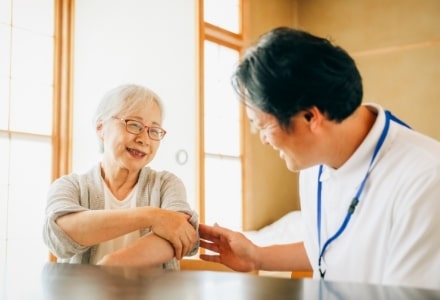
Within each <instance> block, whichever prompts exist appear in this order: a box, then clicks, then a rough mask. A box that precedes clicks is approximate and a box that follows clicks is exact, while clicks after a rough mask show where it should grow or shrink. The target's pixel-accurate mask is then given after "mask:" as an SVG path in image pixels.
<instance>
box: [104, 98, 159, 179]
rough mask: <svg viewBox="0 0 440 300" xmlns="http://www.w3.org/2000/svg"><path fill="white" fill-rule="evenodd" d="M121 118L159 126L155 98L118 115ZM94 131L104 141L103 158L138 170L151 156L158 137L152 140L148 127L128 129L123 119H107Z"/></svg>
mask: <svg viewBox="0 0 440 300" xmlns="http://www.w3.org/2000/svg"><path fill="white" fill-rule="evenodd" d="M117 117H119V118H123V119H133V120H138V121H140V122H142V123H143V124H145V125H147V126H156V127H160V125H161V121H162V120H161V111H160V107H159V105H158V104H157V103H156V102H155V101H149V102H148V103H147V104H146V105H145V104H143V105H142V106H140V107H138V108H137V109H136V111H135V112H130V113H127V114H126V115H125V114H123V115H122V114H121V115H118V116H117ZM98 135H99V137H100V138H101V140H102V142H103V145H104V152H103V160H105V161H107V162H110V164H112V165H113V166H114V167H119V168H122V169H128V170H130V171H139V170H140V169H141V168H143V167H144V166H146V165H147V164H149V163H150V162H151V161H152V160H153V158H154V157H155V155H156V153H157V150H158V148H159V145H160V141H156V140H152V139H151V138H150V137H149V136H148V130H146V129H145V130H144V131H143V132H142V133H140V134H132V133H129V132H128V131H127V130H126V128H125V123H124V121H121V120H120V119H113V118H112V119H109V120H107V121H105V122H103V123H102V125H101V126H100V127H98Z"/></svg>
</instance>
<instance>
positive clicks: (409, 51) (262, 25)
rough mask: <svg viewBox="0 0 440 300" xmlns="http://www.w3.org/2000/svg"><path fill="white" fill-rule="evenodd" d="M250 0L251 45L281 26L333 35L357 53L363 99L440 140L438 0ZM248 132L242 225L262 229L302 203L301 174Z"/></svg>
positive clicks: (248, 27)
mask: <svg viewBox="0 0 440 300" xmlns="http://www.w3.org/2000/svg"><path fill="white" fill-rule="evenodd" d="M244 1H245V2H244V4H245V6H244V8H245V11H246V15H245V19H246V20H247V21H246V23H245V24H244V35H245V37H246V40H247V41H248V42H251V41H253V40H255V39H256V38H257V37H258V36H259V35H260V34H262V33H263V32H265V31H267V30H269V29H271V28H273V27H275V26H280V25H287V26H296V27H299V28H302V29H305V30H307V31H309V32H311V33H314V34H317V35H321V36H326V37H330V38H331V39H332V40H333V41H334V43H336V44H338V45H340V46H342V47H343V48H344V49H346V50H347V51H348V52H349V53H350V54H351V55H352V56H353V57H354V58H355V60H356V62H357V64H358V66H359V69H360V71H361V73H362V77H363V82H364V95H365V97H364V102H377V103H379V104H381V105H383V106H385V107H386V108H388V109H390V110H391V111H392V112H393V113H394V114H395V115H397V116H398V117H400V118H401V119H403V120H404V121H406V122H407V123H409V124H410V125H411V126H412V127H413V128H414V129H417V130H419V131H421V132H424V133H426V134H428V135H430V136H432V137H434V138H436V139H439V140H440V121H438V119H439V118H440V83H438V81H439V79H440V0H331V1H328V0H273V1H267V0H244ZM245 124H246V123H245ZM244 137H245V138H244V139H245V140H244V145H245V146H244V164H245V174H244V189H245V191H244V195H245V197H244V229H258V228H261V227H262V226H264V225H267V224H269V223H271V222H272V221H274V220H275V219H277V218H278V217H280V216H282V215H283V214H285V213H286V212H288V211H290V210H292V209H298V208H299V203H298V190H297V189H298V187H297V175H296V174H293V173H290V172H289V171H287V169H286V167H285V164H284V161H282V160H281V159H280V158H279V157H278V153H277V152H275V151H273V150H272V149H271V148H270V147H268V146H263V145H261V143H260V141H259V138H258V136H256V135H252V134H251V133H250V132H249V128H248V126H245V128H244Z"/></svg>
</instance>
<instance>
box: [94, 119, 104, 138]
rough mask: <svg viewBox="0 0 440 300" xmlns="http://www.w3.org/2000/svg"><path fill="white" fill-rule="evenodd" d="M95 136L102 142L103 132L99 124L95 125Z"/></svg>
mask: <svg viewBox="0 0 440 300" xmlns="http://www.w3.org/2000/svg"><path fill="white" fill-rule="evenodd" d="M96 135H97V136H98V137H99V138H100V139H101V140H102V138H103V137H104V132H103V130H102V123H101V122H99V123H98V124H96Z"/></svg>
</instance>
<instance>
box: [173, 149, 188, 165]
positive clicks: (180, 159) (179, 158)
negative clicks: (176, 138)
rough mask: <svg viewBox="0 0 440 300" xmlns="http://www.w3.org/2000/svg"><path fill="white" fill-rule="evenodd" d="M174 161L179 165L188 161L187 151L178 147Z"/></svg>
mask: <svg viewBox="0 0 440 300" xmlns="http://www.w3.org/2000/svg"><path fill="white" fill-rule="evenodd" d="M176 162H177V163H178V164H179V165H184V164H186V163H187V162H188V152H186V151H185V150H183V149H180V150H179V151H177V152H176Z"/></svg>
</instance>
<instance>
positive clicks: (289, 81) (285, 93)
mask: <svg viewBox="0 0 440 300" xmlns="http://www.w3.org/2000/svg"><path fill="white" fill-rule="evenodd" d="M232 80H233V85H234V87H235V89H236V91H237V92H238V93H239V94H240V95H241V96H243V99H244V100H245V101H249V102H250V103H252V105H254V106H256V107H258V108H259V109H261V110H262V111H264V112H266V113H269V114H272V115H274V116H275V117H276V118H277V119H278V122H279V123H280V125H281V126H282V127H283V128H287V127H288V125H289V124H290V118H291V117H292V116H294V115H295V114H297V113H298V112H300V111H302V110H305V109H308V108H311V107H313V106H316V107H317V108H318V109H319V110H320V111H321V112H322V113H323V114H325V115H326V116H327V118H329V119H330V120H334V121H337V122H340V121H342V120H344V119H345V118H346V117H348V116H349V115H350V114H352V113H353V111H354V110H355V109H356V108H357V107H358V106H359V105H360V104H361V102H362V93H363V92H362V78H361V76H360V74H359V71H358V69H357V67H356V64H355V62H354V60H353V59H352V58H351V57H350V55H349V54H348V53H347V52H346V51H345V50H344V49H342V48H340V47H338V46H335V45H333V44H332V43H331V42H330V41H329V40H327V39H324V38H320V37H317V36H314V35H312V34H309V33H307V32H305V31H301V30H296V29H293V28H288V27H278V28H275V29H273V30H271V31H269V32H268V33H266V34H264V35H262V36H261V37H260V39H259V40H258V41H257V44H256V45H254V46H253V47H251V48H250V49H249V50H248V52H247V53H246V54H245V55H244V57H243V58H242V60H241V61H240V63H239V65H238V67H237V69H236V71H235V73H234V75H233V78H232Z"/></svg>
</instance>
